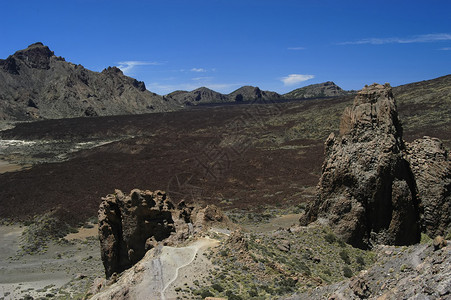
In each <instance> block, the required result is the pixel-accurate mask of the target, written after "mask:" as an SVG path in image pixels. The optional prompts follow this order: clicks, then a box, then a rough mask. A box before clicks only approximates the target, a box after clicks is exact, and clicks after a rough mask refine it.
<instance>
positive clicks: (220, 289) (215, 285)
mask: <svg viewBox="0 0 451 300" xmlns="http://www.w3.org/2000/svg"><path fill="white" fill-rule="evenodd" d="M211 287H212V288H213V289H215V290H217V291H218V292H220V293H221V292H222V291H224V288H223V287H222V286H221V285H220V284H219V283H213V284H212V285H211Z"/></svg>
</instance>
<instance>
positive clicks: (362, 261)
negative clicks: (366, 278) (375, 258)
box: [355, 255, 365, 266]
mask: <svg viewBox="0 0 451 300" xmlns="http://www.w3.org/2000/svg"><path fill="white" fill-rule="evenodd" d="M355 262H356V263H357V264H359V265H361V266H363V265H365V260H364V259H363V257H362V256H361V255H359V256H357V257H356V258H355Z"/></svg>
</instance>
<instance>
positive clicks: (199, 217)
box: [99, 189, 230, 278]
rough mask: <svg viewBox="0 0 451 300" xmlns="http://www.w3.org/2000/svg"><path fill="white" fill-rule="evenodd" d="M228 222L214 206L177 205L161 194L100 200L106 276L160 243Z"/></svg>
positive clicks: (119, 195)
mask: <svg viewBox="0 0 451 300" xmlns="http://www.w3.org/2000/svg"><path fill="white" fill-rule="evenodd" d="M215 223H226V224H228V223H230V221H229V220H228V218H227V216H225V215H224V214H223V213H222V212H221V211H220V210H219V209H217V208H216V207H215V206H212V205H209V206H207V207H205V208H202V209H201V208H195V207H192V206H187V205H186V204H185V203H184V202H181V203H179V204H178V205H177V207H176V206H175V205H174V203H173V202H172V201H171V200H170V199H169V198H168V197H167V195H166V193H165V192H163V191H155V192H150V191H141V190H138V189H135V190H132V191H131V193H130V195H124V194H123V193H122V192H121V191H119V190H116V192H115V194H113V195H108V196H107V197H105V198H103V201H102V203H101V204H100V208H99V239H100V246H101V247H100V248H101V256H102V261H103V265H104V267H105V274H106V276H107V278H109V277H110V276H111V275H113V274H114V273H119V272H122V271H124V270H125V269H128V268H130V267H131V266H133V265H134V264H135V263H137V262H138V261H139V260H140V259H141V258H143V257H144V254H145V253H146V252H147V250H150V249H151V248H153V247H155V246H156V245H157V244H158V243H159V242H162V243H164V244H165V245H174V244H177V243H178V242H180V241H184V240H186V239H187V238H188V237H189V236H191V235H195V234H198V233H199V232H201V231H203V230H205V229H207V228H208V226H210V225H211V224H215Z"/></svg>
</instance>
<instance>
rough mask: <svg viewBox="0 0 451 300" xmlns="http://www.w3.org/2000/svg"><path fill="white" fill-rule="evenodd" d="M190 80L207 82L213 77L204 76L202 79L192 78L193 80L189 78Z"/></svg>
mask: <svg viewBox="0 0 451 300" xmlns="http://www.w3.org/2000/svg"><path fill="white" fill-rule="evenodd" d="M191 79H192V80H195V81H208V80H211V79H213V77H209V76H204V77H194V78H191Z"/></svg>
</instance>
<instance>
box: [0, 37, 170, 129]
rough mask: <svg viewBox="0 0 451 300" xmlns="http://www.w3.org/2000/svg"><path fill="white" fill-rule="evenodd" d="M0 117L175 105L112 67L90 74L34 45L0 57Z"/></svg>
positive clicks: (97, 112)
mask: <svg viewBox="0 0 451 300" xmlns="http://www.w3.org/2000/svg"><path fill="white" fill-rule="evenodd" d="M0 103H1V105H0V120H20V121H23V120H36V119H59V118H73V117H80V116H109V115H123V114H142V113H149V112H160V111H168V110H174V109H175V107H176V105H175V104H174V103H170V102H168V101H165V100H164V99H163V98H162V97H161V96H159V95H156V94H154V93H151V92H149V91H147V90H146V86H145V84H144V82H141V81H137V80H136V79H133V78H130V77H127V76H125V75H124V74H123V73H122V71H121V70H119V69H118V68H116V67H109V68H107V69H105V70H103V71H102V72H100V73H98V72H93V71H90V70H88V69H86V68H84V67H83V66H81V65H75V64H73V63H70V62H66V61H65V59H64V58H62V57H58V56H55V54H54V53H53V51H51V50H50V49H49V48H48V47H47V46H44V45H43V44H42V43H35V44H32V45H30V46H29V47H28V48H26V49H24V50H19V51H17V52H16V53H14V54H13V55H10V56H9V57H8V58H7V59H4V60H3V59H2V60H0Z"/></svg>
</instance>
